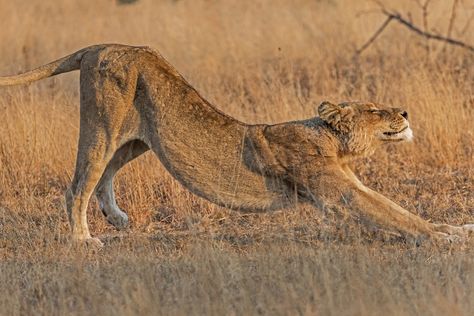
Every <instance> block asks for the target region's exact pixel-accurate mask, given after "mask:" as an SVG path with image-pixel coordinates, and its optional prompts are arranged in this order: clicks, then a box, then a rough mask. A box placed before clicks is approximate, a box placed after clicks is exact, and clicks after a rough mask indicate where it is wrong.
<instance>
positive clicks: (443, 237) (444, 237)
mask: <svg viewBox="0 0 474 316" xmlns="http://www.w3.org/2000/svg"><path fill="white" fill-rule="evenodd" d="M432 237H433V238H434V239H435V240H438V241H443V242H448V243H450V244H455V243H462V242H464V241H466V236H465V234H459V235H458V234H447V233H441V232H435V233H434V234H433V236H432Z"/></svg>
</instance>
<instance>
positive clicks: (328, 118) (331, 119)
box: [318, 101, 413, 153]
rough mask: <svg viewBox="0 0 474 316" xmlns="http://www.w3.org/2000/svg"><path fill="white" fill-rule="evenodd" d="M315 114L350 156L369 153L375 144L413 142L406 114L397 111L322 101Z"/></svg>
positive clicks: (350, 103) (358, 103)
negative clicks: (333, 133) (336, 135)
mask: <svg viewBox="0 0 474 316" xmlns="http://www.w3.org/2000/svg"><path fill="white" fill-rule="evenodd" d="M318 113H319V117H320V118H321V119H322V120H323V121H324V122H326V123H327V124H328V125H329V126H330V127H331V128H332V129H333V130H334V131H336V133H337V134H338V135H339V136H340V138H341V140H342V141H343V142H344V143H345V144H346V150H347V151H349V152H351V153H358V152H360V153H362V152H367V153H370V152H371V151H372V150H371V149H373V148H374V147H375V146H376V145H378V144H381V143H388V142H398V141H410V140H411V139H412V138H413V132H412V130H411V128H410V124H409V123H408V113H407V112H406V111H405V110H403V109H400V108H389V107H385V106H383V105H380V104H375V103H363V102H344V103H340V104H333V103H330V102H327V101H325V102H322V103H321V104H320V105H319V107H318Z"/></svg>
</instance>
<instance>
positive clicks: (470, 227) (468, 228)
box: [461, 224, 474, 236]
mask: <svg viewBox="0 0 474 316" xmlns="http://www.w3.org/2000/svg"><path fill="white" fill-rule="evenodd" d="M461 228H462V229H463V230H464V231H465V232H466V233H467V234H468V235H469V236H470V235H472V234H474V224H466V225H462V226H461Z"/></svg>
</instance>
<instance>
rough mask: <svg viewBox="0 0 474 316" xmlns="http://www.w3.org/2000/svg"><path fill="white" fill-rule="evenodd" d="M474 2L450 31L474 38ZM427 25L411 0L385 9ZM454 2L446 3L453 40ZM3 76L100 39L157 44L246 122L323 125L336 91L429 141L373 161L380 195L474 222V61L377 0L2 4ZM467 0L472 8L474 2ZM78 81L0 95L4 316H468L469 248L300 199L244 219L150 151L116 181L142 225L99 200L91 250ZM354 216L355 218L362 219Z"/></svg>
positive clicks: (440, 16)
mask: <svg viewBox="0 0 474 316" xmlns="http://www.w3.org/2000/svg"><path fill="white" fill-rule="evenodd" d="M468 2H469V1H460V2H459V3H460V4H459V7H460V9H459V12H458V14H457V15H456V21H455V22H456V23H455V27H454V28H453V30H452V33H451V34H452V36H453V37H457V38H460V39H462V40H465V41H466V42H470V43H471V44H472V43H474V36H473V35H472V34H474V32H473V31H474V29H473V28H474V23H472V26H470V24H467V29H466V30H465V31H463V27H464V26H465V25H466V23H467V22H468V21H467V19H468V17H469V16H470V15H471V14H472V8H471V9H469V6H470V4H469V3H468ZM386 5H387V6H388V7H393V8H397V9H398V10H400V11H402V12H404V13H406V12H408V11H411V12H412V19H413V21H414V22H415V23H417V24H419V25H421V24H422V21H421V19H422V17H421V13H420V12H419V9H418V7H417V5H416V2H415V1H392V2H386ZM451 6H452V4H451V2H450V1H436V0H435V1H432V2H431V4H430V14H429V16H428V19H429V23H430V27H431V28H434V29H436V30H438V31H439V32H442V33H443V32H445V31H446V30H447V28H448V24H449V16H448V14H447V13H446V12H449V10H450V8H451ZM0 7H1V8H2V9H1V11H0V29H1V30H2V31H1V32H0V40H1V42H2V45H1V46H0V55H1V56H2V58H1V60H0V70H1V71H0V72H1V73H2V74H8V73H15V72H17V71H20V70H25V69H29V68H31V67H33V66H36V65H39V64H42V63H45V62H48V61H50V60H52V59H54V58H57V57H60V56H63V55H65V54H66V53H70V52H72V51H74V50H76V49H78V48H81V47H83V46H86V45H89V44H94V43H101V42H121V43H128V44H140V45H150V46H153V47H155V48H158V49H159V50H160V51H161V52H162V53H163V55H164V56H165V57H166V58H167V59H168V60H169V61H170V62H171V63H172V64H174V65H175V66H176V67H177V68H178V69H179V70H180V72H182V73H183V74H184V75H185V77H186V78H188V79H189V81H190V82H191V83H192V84H193V85H195V86H196V87H197V88H198V90H200V91H202V92H203V94H204V95H205V96H207V97H208V98H209V99H210V100H211V101H212V102H213V103H215V104H217V105H218V107H219V108H221V109H222V110H224V111H225V112H228V113H230V114H232V115H234V116H236V117H238V118H239V119H242V120H245V121H248V122H280V121H286V120H292V119H298V118H304V117H308V116H311V115H313V114H314V106H315V105H316V104H317V103H318V102H320V101H322V100H323V99H329V100H333V101H340V100H348V99H351V100H354V99H358V100H373V101H378V102H383V103H388V104H394V105H403V106H405V107H406V108H408V110H409V112H410V116H411V119H412V125H413V127H414V132H415V135H416V140H415V142H414V143H412V144H404V145H399V146H389V147H386V148H385V149H382V150H380V151H379V152H377V153H376V155H375V156H374V157H372V158H370V159H366V160H363V161H360V163H359V165H358V166H357V167H356V170H357V173H358V174H359V175H360V176H361V178H362V179H363V180H364V182H365V183H367V184H368V185H370V186H371V187H372V188H374V189H376V190H378V191H380V192H382V193H383V194H385V195H387V196H389V197H391V198H392V199H393V200H395V201H397V202H398V203H400V204H401V205H403V206H404V207H406V208H407V209H409V210H410V211H412V212H415V213H418V214H419V215H421V216H422V217H424V218H430V219H432V220H433V221H436V222H450V223H454V224H460V223H467V222H474V171H473V167H474V162H473V155H474V149H473V148H474V128H473V126H472V122H473V121H474V98H473V95H474V91H473V87H474V71H473V70H472V66H471V65H472V62H473V59H474V56H473V55H472V54H469V53H467V52H465V51H463V50H460V49H454V48H451V47H446V48H444V45H442V44H441V45H438V44H435V43H431V44H430V46H431V47H430V48H431V49H430V55H427V50H426V43H425V41H424V40H423V39H420V38H419V37H417V36H416V35H414V34H411V33H407V31H406V30H405V29H403V28H401V27H398V26H395V25H392V26H390V27H389V29H388V30H387V31H386V32H385V33H384V34H383V35H382V36H381V38H380V39H379V40H378V41H377V42H376V43H375V44H373V46H371V47H370V48H369V49H368V50H367V51H366V52H365V53H364V55H363V56H361V58H360V59H358V60H354V59H352V54H353V52H354V51H355V49H356V47H357V46H359V45H360V44H361V43H363V42H364V41H365V40H366V39H367V38H368V37H370V35H371V33H372V32H373V31H374V30H375V29H376V28H377V27H378V25H379V24H380V23H381V22H382V21H383V19H384V17H383V16H379V15H377V14H366V15H362V16H361V17H359V18H357V17H356V14H357V12H359V11H366V10H369V9H371V8H374V3H373V2H371V1H367V2H363V1H350V0H344V1H343V0H340V1H336V0H333V1H330V0H326V1H324V0H321V1H309V0H297V1H283V0H277V1H270V0H267V1H219V2H218V1H205V0H197V1H188V0H181V1H176V0H175V1H172V0H163V1H152V0H148V1H145V0H140V1H139V2H138V3H135V4H133V5H129V6H116V5H115V3H113V2H112V1H92V0H87V1H85V0H82V1H68V2H65V1H64V2H63V1H41V0H34V1H33V0H32V1H6V0H0ZM469 10H471V11H469ZM77 77H78V76H77V74H68V75H64V76H62V77H60V78H54V79H49V80H45V81H44V82H40V83H38V84H33V85H30V86H28V87H13V88H8V89H7V88H3V89H1V91H0V284H1V286H0V314H1V315H31V314H35V315H36V314H44V315H64V314H78V315H84V314H90V315H112V314H114V315H116V314H124V315H129V314H130V315H131V314H163V315H168V314H214V315H224V314H239V315H242V314H244V315H246V314H272V315H275V314H304V315H314V314H317V315H320V314H321V315H327V314H332V315H346V314H347V315H370V314H375V315H376V314H380V313H384V314H390V315H405V314H430V315H431V314H433V315H441V314H452V315H462V314H470V312H472V310H473V309H474V305H473V302H474V289H473V284H474V259H473V258H474V256H473V255H474V252H473V251H472V250H471V249H472V246H473V243H468V244H466V245H451V246H446V245H444V246H443V247H441V248H439V247H435V246H433V245H423V246H422V247H418V248H417V247H414V245H412V244H410V243H403V242H400V241H398V240H393V239H388V240H385V241H383V240H381V238H374V237H376V236H373V235H370V234H368V233H366V232H363V231H360V230H359V229H358V228H357V227H352V226H353V225H352V224H351V225H350V226H351V227H348V225H344V223H340V222H337V221H333V220H331V218H330V216H329V215H327V216H324V215H323V214H321V213H320V212H318V211H317V210H315V209H312V208H309V207H301V208H298V209H294V210H286V211H284V212H276V213H272V214H263V215H256V214H239V213H235V212H230V211H228V210H226V209H222V208H219V207H216V206H213V205H211V204H209V203H207V202H206V201H203V200H202V199H199V198H197V197H195V196H193V195H192V194H190V193H189V192H187V191H186V190H184V189H183V188H181V187H180V185H179V184H177V183H176V182H175V181H174V180H173V179H172V178H171V177H170V176H169V175H168V174H167V173H166V172H165V170H164V169H163V168H162V167H161V166H160V164H159V162H158V160H157V159H155V157H153V156H152V155H150V154H147V155H145V156H144V157H142V158H140V159H138V160H137V161H136V162H133V163H131V164H130V165H129V166H127V167H126V168H124V170H123V171H122V172H121V173H120V175H119V176H118V178H117V181H116V192H117V196H118V202H119V205H121V206H122V207H123V208H124V209H125V210H127V211H128V214H129V215H130V218H131V228H130V229H129V230H128V231H126V232H123V233H122V232H121V233H118V232H115V231H114V230H113V229H112V228H111V227H109V226H108V225H107V224H106V223H105V221H104V219H103V218H102V215H101V214H100V211H98V208H97V205H96V202H95V201H92V202H91V207H90V213H89V214H90V223H91V230H92V231H93V232H94V233H95V234H96V235H99V236H100V237H101V238H102V239H103V240H104V241H105V243H106V247H105V249H103V250H102V251H100V252H99V253H92V252H90V251H87V250H85V249H75V248H71V246H70V245H69V244H68V243H67V241H66V236H67V234H68V226H67V221H66V215H65V212H64V211H63V204H64V200H63V191H64V190H65V188H66V187H67V185H68V183H69V181H70V178H71V174H72V171H73V168H74V158H75V151H76V148H75V146H76V142H77V134H78V92H77V82H78V78H77ZM348 228H350V229H348Z"/></svg>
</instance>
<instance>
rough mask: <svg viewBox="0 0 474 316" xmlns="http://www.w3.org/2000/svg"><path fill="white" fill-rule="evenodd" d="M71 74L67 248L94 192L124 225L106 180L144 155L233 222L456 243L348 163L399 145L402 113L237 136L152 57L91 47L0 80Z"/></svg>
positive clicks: (343, 107) (230, 123)
mask: <svg viewBox="0 0 474 316" xmlns="http://www.w3.org/2000/svg"><path fill="white" fill-rule="evenodd" d="M78 69H80V70H81V83H80V90H81V111H80V136H79V146H78V152H77V162H76V171H75V174H74V179H73V181H72V184H71V186H70V188H69V189H68V190H67V192H66V206H67V213H68V216H69V221H70V224H71V228H72V236H73V239H75V240H83V241H88V242H92V243H95V244H99V245H100V244H101V242H100V240H99V239H97V238H91V235H90V233H89V228H88V225H87V218H86V210H87V206H88V202H89V198H90V196H91V194H92V193H93V192H94V191H95V193H96V195H97V198H98V200H99V202H100V207H101V208H102V210H103V213H104V214H105V216H106V217H107V220H108V221H109V222H110V223H111V224H112V225H114V226H115V227H117V228H123V227H125V226H126V225H127V223H128V217H127V215H126V214H125V213H124V212H123V211H121V210H120V209H119V208H118V206H117V204H116V202H115V197H114V192H113V184H112V183H113V178H114V175H115V174H116V172H117V171H118V170H119V169H120V168H121V167H123V166H124V165H125V164H126V163H128V162H129V161H131V160H132V159H134V158H136V157H138V156H140V155H141V154H143V153H144V152H146V151H147V150H149V149H152V150H153V151H154V152H155V154H156V155H157V156H158V158H159V159H160V161H161V162H162V163H163V165H164V166H165V167H166V169H167V170H168V171H169V172H170V173H171V174H172V175H173V177H175V178H176V179H177V180H178V181H179V182H180V183H181V184H182V185H183V186H185V187H186V188H187V189H189V190H190V191H192V192H193V193H195V194H197V195H199V196H201V197H204V198H206V199H207V200H209V201H211V202H213V203H216V204H219V205H222V206H225V207H228V208H232V209H238V210H262V211H264V210H271V209H278V208H283V207H288V206H292V205H295V204H296V203H298V202H306V203H312V204H313V205H314V206H316V207H318V208H324V207H336V208H339V209H344V210H346V211H348V212H349V213H350V214H352V215H353V216H355V217H357V218H359V219H362V220H364V221H365V222H367V223H371V224H375V225H377V226H378V227H383V228H385V229H391V230H394V231H397V232H400V233H403V234H407V235H412V236H427V237H435V238H447V239H450V238H453V237H464V236H466V235H467V232H468V231H469V230H472V226H471V225H465V226H462V227H456V226H450V225H438V224H432V223H429V222H427V221H425V220H423V219H422V218H420V217H418V216H416V215H414V214H412V213H410V212H408V211H407V210H405V209H403V208H402V207H400V206H398V205H397V204H395V203H394V202H392V201H390V200H389V199H387V198H386V197H384V196H382V195H380V194H378V193H377V192H374V191H372V190H371V189H369V188H367V187H365V186H364V185H363V184H362V183H361V182H360V181H359V180H358V179H357V178H356V176H355V175H354V173H352V171H351V170H350V169H349V167H348V163H349V162H350V161H351V160H353V159H354V158H356V157H360V156H366V155H369V154H371V153H372V152H373V151H374V149H375V147H376V146H378V145H379V144H383V143H388V142H398V141H404V140H410V139H411V138H412V130H411V129H410V127H409V124H408V120H407V118H408V115H407V112H405V111H403V110H401V109H398V108H386V107H383V106H381V105H379V104H373V103H355V102H353V103H343V104H339V105H336V104H332V103H329V102H323V103H322V104H321V105H319V108H318V113H319V117H313V118H310V119H307V120H303V121H296V122H288V123H282V124H277V125H248V124H245V123H242V122H239V121H237V120H236V119H234V118H232V117H230V116H228V115H226V114H224V113H222V112H220V111H219V110H217V109H216V108H215V107H214V106H212V105H211V104H210V103H209V102H207V101H206V100H205V99H204V98H202V97H201V96H200V95H199V94H198V93H197V92H196V90H194V88H193V87H191V85H189V84H188V83H187V82H186V80H185V79H184V78H183V77H182V76H181V75H180V74H179V73H178V72H177V71H176V70H175V69H174V68H173V67H172V66H171V65H169V64H168V63H167V62H166V60H165V59H164V58H163V57H162V56H160V54H158V53H157V52H156V51H153V50H151V49H150V48H147V47H130V46H123V45H97V46H92V47H87V48H84V49H82V50H80V51H78V52H76V53H74V54H72V55H69V56H66V57H64V58H61V59H59V60H57V61H54V62H52V63H50V64H48V65H45V66H41V67H39V68H37V69H35V70H33V71H30V72H27V73H24V74H20V75H17V76H12V77H1V78H0V85H3V86H5V85H15V84H23V83H29V82H32V81H36V80H40V79H43V78H47V77H50V76H54V75H57V74H61V73H64V72H69V71H73V70H78Z"/></svg>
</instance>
